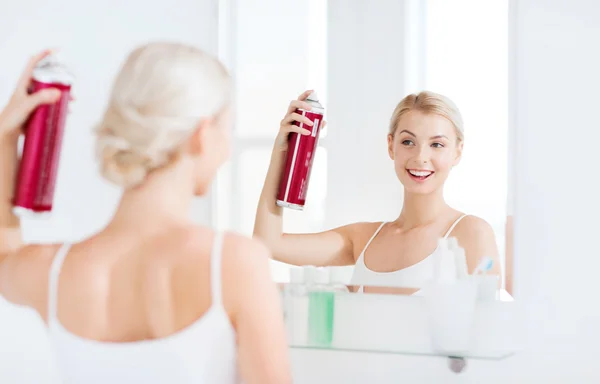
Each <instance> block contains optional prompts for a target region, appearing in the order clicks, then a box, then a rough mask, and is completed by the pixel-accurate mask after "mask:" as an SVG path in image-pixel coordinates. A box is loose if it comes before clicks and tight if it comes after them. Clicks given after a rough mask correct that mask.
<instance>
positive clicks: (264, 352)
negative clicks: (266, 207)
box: [224, 239, 291, 384]
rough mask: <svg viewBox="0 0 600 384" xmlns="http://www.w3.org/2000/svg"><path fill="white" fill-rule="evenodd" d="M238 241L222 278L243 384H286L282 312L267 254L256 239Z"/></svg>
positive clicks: (286, 358)
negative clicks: (235, 335) (230, 310)
mask: <svg viewBox="0 0 600 384" xmlns="http://www.w3.org/2000/svg"><path fill="white" fill-rule="evenodd" d="M241 240H243V241H241V242H240V243H242V244H239V245H238V246H237V247H235V248H237V250H236V249H234V250H233V253H235V254H231V253H229V254H226V256H227V257H226V258H224V268H225V275H224V278H225V279H226V281H225V284H226V285H225V289H227V287H229V291H230V292H231V295H230V296H231V298H232V305H233V308H232V309H233V313H232V322H233V324H234V327H235V329H236V332H237V337H238V348H239V350H238V354H239V363H240V367H241V371H242V376H243V379H244V382H246V383H248V384H253V383H261V384H269V383H278V384H279V383H289V382H291V373H290V366H289V357H288V345H287V340H286V335H285V328H284V323H283V310H282V306H281V299H280V296H279V293H278V291H277V288H276V286H275V283H274V282H273V280H272V278H271V274H270V269H269V256H270V255H269V251H268V250H267V248H266V247H265V246H264V245H262V244H260V243H259V242H258V241H256V240H249V239H241ZM244 243H245V244H244Z"/></svg>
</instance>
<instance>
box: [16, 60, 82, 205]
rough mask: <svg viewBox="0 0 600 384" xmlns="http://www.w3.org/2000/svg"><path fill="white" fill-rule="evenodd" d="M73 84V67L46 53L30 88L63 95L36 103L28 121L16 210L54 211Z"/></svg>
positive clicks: (34, 73) (20, 166) (25, 130)
mask: <svg viewBox="0 0 600 384" xmlns="http://www.w3.org/2000/svg"><path fill="white" fill-rule="evenodd" d="M72 84H73V76H72V75H71V73H70V71H69V70H68V69H67V68H66V67H65V66H64V65H63V64H61V63H60V62H59V61H58V60H57V59H56V57H55V56H48V57H46V58H45V59H44V60H42V61H41V62H40V63H39V64H38V66H37V67H36V68H35V69H34V71H33V77H32V84H31V92H37V91H39V90H42V89H46V88H57V89H59V90H60V91H61V97H60V99H59V100H58V101H57V102H56V103H54V104H46V105H40V106H39V107H37V108H36V110H35V111H34V112H33V113H32V114H31V116H30V117H29V120H28V121H27V123H26V124H25V127H24V133H25V141H24V145H23V151H22V155H21V162H20V164H19V170H18V174H17V180H16V184H15V191H14V197H13V211H14V213H15V214H16V215H18V216H23V215H39V214H43V213H46V214H47V213H50V212H51V211H52V203H53V201H54V189H55V184H56V176H57V172H58V164H59V161H60V151H61V146H62V139H63V133H64V127H65V122H66V119H67V113H68V104H69V101H70V99H71V85H72Z"/></svg>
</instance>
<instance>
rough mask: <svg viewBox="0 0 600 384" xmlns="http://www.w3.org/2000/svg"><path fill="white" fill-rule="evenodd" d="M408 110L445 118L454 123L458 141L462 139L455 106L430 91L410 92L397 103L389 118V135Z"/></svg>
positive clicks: (459, 116)
mask: <svg viewBox="0 0 600 384" xmlns="http://www.w3.org/2000/svg"><path fill="white" fill-rule="evenodd" d="M410 111H420V112H423V113H426V114H434V115H438V116H442V117H444V118H446V119H447V120H449V121H450V122H451V123H452V125H454V128H455V130H456V136H457V139H458V141H459V142H460V141H463V140H464V124H463V119H462V115H461V113H460V111H459V110H458V108H457V106H456V105H455V104H454V102H453V101H452V100H450V99H449V98H448V97H446V96H444V95H440V94H438V93H434V92H431V91H422V92H420V93H418V94H414V93H413V94H410V95H408V96H406V97H405V98H404V99H402V101H400V103H398V105H397V106H396V109H394V113H393V114H392V118H391V120H390V131H389V133H390V134H391V135H393V134H394V132H395V131H396V127H397V126H398V122H399V121H400V119H401V118H402V116H403V115H404V114H406V113H408V112H410Z"/></svg>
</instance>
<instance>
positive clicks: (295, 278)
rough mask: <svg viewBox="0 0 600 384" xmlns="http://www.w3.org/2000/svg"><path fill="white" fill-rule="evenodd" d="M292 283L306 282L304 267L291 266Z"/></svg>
mask: <svg viewBox="0 0 600 384" xmlns="http://www.w3.org/2000/svg"><path fill="white" fill-rule="evenodd" d="M290 283H292V284H302V283H304V269H302V268H291V269H290Z"/></svg>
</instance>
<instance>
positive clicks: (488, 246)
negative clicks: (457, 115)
mask: <svg viewBox="0 0 600 384" xmlns="http://www.w3.org/2000/svg"><path fill="white" fill-rule="evenodd" d="M452 236H454V237H456V238H457V239H458V243H459V245H460V246H461V247H462V248H464V249H465V254H466V257H467V265H468V267H469V273H472V272H473V270H474V269H475V268H476V267H477V264H479V262H480V261H481V259H482V258H483V257H490V258H492V259H493V260H494V264H493V266H492V271H491V273H495V274H498V275H499V274H500V258H499V254H498V245H497V243H496V234H495V233H494V230H493V228H492V227H491V225H489V224H488V223H487V222H486V221H485V220H483V219H481V218H479V217H476V216H467V217H465V218H464V219H462V220H461V221H460V223H458V225H457V226H456V228H455V229H454V231H453V234H452Z"/></svg>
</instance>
